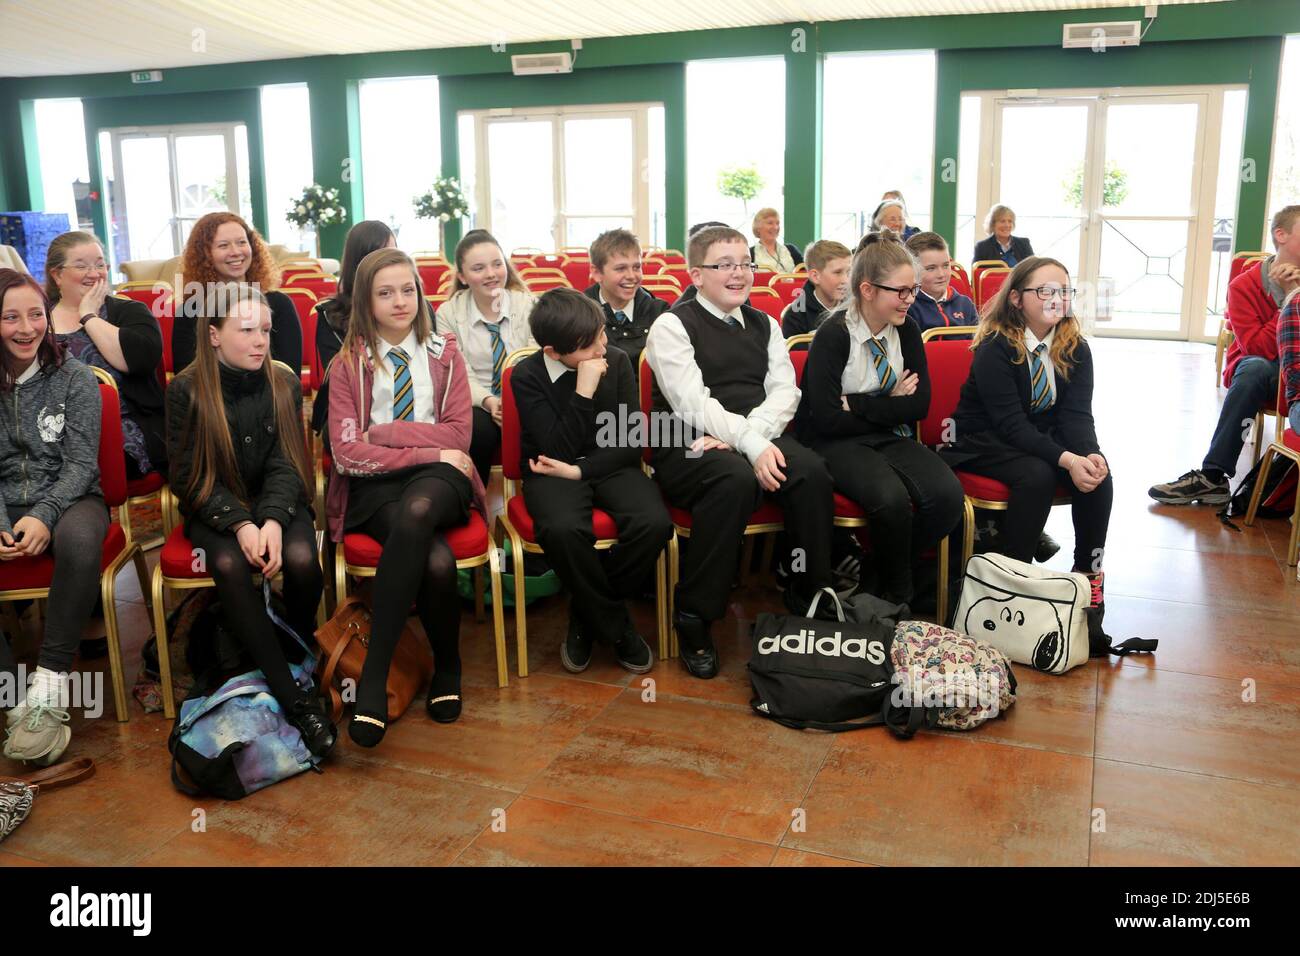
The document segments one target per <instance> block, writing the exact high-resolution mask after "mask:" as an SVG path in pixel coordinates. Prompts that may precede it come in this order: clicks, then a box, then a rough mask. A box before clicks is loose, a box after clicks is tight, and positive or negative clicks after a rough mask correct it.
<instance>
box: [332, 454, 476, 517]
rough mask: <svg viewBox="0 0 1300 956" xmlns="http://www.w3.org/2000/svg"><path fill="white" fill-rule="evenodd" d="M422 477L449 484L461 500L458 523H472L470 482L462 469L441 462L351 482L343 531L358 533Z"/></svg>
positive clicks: (354, 479) (356, 479)
mask: <svg viewBox="0 0 1300 956" xmlns="http://www.w3.org/2000/svg"><path fill="white" fill-rule="evenodd" d="M421 478H435V479H437V480H439V481H442V482H445V483H446V484H447V486H448V487H449V488H451V489H452V491H454V492H455V493H456V496H457V498H458V499H459V501H460V513H461V518H460V521H459V522H458V523H463V522H464V521H467V520H469V508H470V502H471V500H472V499H473V495H474V490H473V488H472V487H471V485H470V482H469V479H468V478H467V477H465V474H464V472H462V471H461V470H460V469H459V468H456V467H455V466H453V465H449V464H447V463H446V462H445V461H437V462H434V463H433V464H429V465H413V466H411V467H410V468H402V469H400V470H398V471H390V472H388V473H387V474H383V475H374V476H373V477H370V478H353V479H351V480H350V481H349V482H348V512H347V515H346V516H345V518H344V520H343V530H344V531H356V530H358V529H359V528H361V527H362V526H363V525H365V524H366V522H368V521H369V520H370V519H371V518H373V517H374V515H375V512H377V511H378V510H379V509H380V508H382V507H383V506H384V505H386V504H390V503H392V502H396V501H401V500H402V495H403V493H405V491H406V486H407V485H409V484H410V483H411V482H413V481H418V480H420V479H421Z"/></svg>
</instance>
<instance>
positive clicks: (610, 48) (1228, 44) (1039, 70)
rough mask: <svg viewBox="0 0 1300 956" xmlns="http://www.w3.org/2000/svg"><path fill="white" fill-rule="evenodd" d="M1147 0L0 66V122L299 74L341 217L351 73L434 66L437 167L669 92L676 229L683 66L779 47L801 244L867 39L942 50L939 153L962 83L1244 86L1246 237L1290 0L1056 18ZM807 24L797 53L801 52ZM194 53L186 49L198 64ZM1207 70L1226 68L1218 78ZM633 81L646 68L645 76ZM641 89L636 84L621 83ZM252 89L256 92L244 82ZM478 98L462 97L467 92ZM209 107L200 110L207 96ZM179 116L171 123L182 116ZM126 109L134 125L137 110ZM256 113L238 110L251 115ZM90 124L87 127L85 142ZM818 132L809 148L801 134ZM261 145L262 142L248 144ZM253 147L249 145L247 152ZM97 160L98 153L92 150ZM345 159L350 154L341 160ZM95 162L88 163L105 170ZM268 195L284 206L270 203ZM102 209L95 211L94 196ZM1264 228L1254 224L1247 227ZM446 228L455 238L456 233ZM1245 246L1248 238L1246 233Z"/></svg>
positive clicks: (350, 184)
mask: <svg viewBox="0 0 1300 956" xmlns="http://www.w3.org/2000/svg"><path fill="white" fill-rule="evenodd" d="M1141 14H1142V8H1141V7H1139V6H1133V7H1122V8H1110V9H1103V10H1080V11H1071V12H1059V13H1052V12H1046V13H1017V14H1001V15H980V16H948V17H905V18H896V19H889V20H853V21H839V22H831V23H822V24H817V25H810V24H798V23H793V24H779V25H773V26H763V27H746V28H740V29H733V30H712V31H691V32H683V33H674V34H659V35H647V36H638V37H616V38H605V39H588V40H586V41H585V43H584V48H583V49H582V51H581V52H580V53H579V54H578V59H577V64H576V73H575V74H573V75H571V76H563V77H544V78H529V79H526V80H517V79H515V78H513V77H511V76H510V75H509V69H510V60H509V56H510V54H513V53H521V52H537V51H543V50H563V49H568V44H567V43H563V42H557V43H532V44H521V45H511V46H509V47H508V48H507V49H505V50H501V51H494V50H493V49H491V48H490V47H473V48H457V49H443V50H416V51H400V52H392V53H375V54H366V55H355V56H318V57H304V58H300V59H292V60H276V61H266V62H254V63H244V64H237V65H231V64H221V65H208V64H204V65H195V66H191V67H185V68H180V69H167V70H164V80H163V82H162V83H158V84H148V85H141V86H133V85H132V84H131V83H130V80H129V76H128V74H127V73H125V72H122V73H111V74H91V75H80V76H57V77H30V78H14V79H8V80H2V79H0V123H3V124H4V125H3V127H0V128H4V129H9V130H16V129H19V128H20V125H21V124H20V122H19V120H20V115H21V107H20V103H21V102H22V101H24V100H31V99H36V98H41V97H59V96H66V97H80V98H82V99H83V100H85V101H86V105H87V117H88V122H89V117H90V115H91V114H92V113H93V112H95V109H94V108H93V107H92V106H91V105H90V104H91V102H92V101H94V100H97V99H99V98H110V99H120V100H124V101H130V103H133V104H136V106H126V105H123V106H119V107H118V108H117V111H116V114H115V115H117V116H120V117H128V116H129V117H134V116H136V115H144V114H145V113H148V112H150V108H149V107H148V106H147V104H148V102H149V101H150V100H154V99H160V98H163V97H166V98H169V99H171V101H172V102H173V103H177V104H182V105H183V106H184V107H185V109H186V111H187V112H190V105H191V104H195V105H200V104H206V103H210V102H216V101H213V100H209V99H208V97H209V96H211V95H213V94H214V93H216V92H220V91H244V92H245V94H247V93H248V92H249V91H253V90H255V88H256V87H259V86H262V85H266V84H274V83H306V84H307V85H308V87H309V89H310V96H311V112H312V127H313V129H312V151H313V167H314V170H315V174H316V176H317V178H318V180H319V181H320V182H321V183H323V184H325V185H334V186H338V187H340V188H342V189H343V195H344V197H345V200H347V201H349V207H350V215H349V222H355V221H356V220H357V219H358V218H361V217H362V216H363V215H364V209H363V206H362V201H361V200H362V197H361V195H360V188H359V187H360V176H359V172H360V149H359V144H358V139H359V137H358V129H357V109H356V81H357V80H360V79H364V78H368V77H386V76H421V75H438V76H439V77H440V90H441V106H440V120H441V130H440V136H441V143H442V153H443V172H444V174H445V175H452V174H455V173H457V172H458V166H459V157H458V151H457V146H458V144H457V130H456V123H455V116H456V111H457V110H459V109H469V108H480V107H505V106H528V105H544V104H546V103H552V104H556V103H589V102H613V101H620V100H621V101H627V100H640V101H646V100H662V101H663V102H664V103H665V106H666V110H665V113H666V117H665V119H666V130H665V134H666V138H665V143H666V149H667V156H666V169H667V176H668V181H667V203H668V217H669V218H668V230H669V231H668V235H669V236H670V238H671V237H676V236H680V235H681V234H682V232H683V231H684V229H685V215H686V184H685V157H686V142H685V79H684V73H685V71H684V68H683V63H684V62H685V61H687V60H691V59H708V58H715V57H746V56H773V55H780V56H783V57H785V61H786V94H787V99H786V116H785V123H784V126H785V133H786V142H787V143H788V144H792V145H797V148H791V149H787V152H786V166H785V179H786V196H785V225H786V232H787V237H788V238H789V239H790V240H791V241H793V242H797V243H800V244H802V243H804V242H807V241H809V240H811V239H812V238H813V237H814V235H815V232H816V229H817V224H818V222H819V220H820V205H821V201H820V194H821V188H820V170H821V159H820V139H821V137H820V129H821V109H820V96H821V75H822V71H821V64H822V59H823V57H824V56H825V55H826V54H830V53H841V52H858V51H869V50H900V49H935V50H938V51H939V54H938V58H937V59H938V62H937V71H938V77H937V79H938V89H937V93H936V96H937V110H936V126H935V146H936V149H935V154H936V163H937V164H941V163H942V159H943V158H944V157H956V155H957V149H956V147H957V135H958V117H959V106H960V94H961V90H963V89H981V88H982V89H987V88H990V87H993V88H997V87H1000V86H1004V85H1005V86H1014V87H1020V86H1035V87H1039V88H1043V89H1047V88H1050V87H1051V86H1053V85H1056V86H1118V85H1125V84H1128V85H1138V84H1140V85H1157V84H1185V83H1209V82H1234V83H1247V84H1248V85H1249V87H1250V105H1249V107H1248V116H1247V130H1246V140H1247V152H1246V155H1247V156H1249V157H1252V158H1255V159H1256V160H1257V165H1256V180H1255V182H1254V183H1247V182H1243V184H1242V190H1241V195H1240V197H1239V199H1240V210H1239V219H1240V225H1239V229H1238V235H1242V236H1245V235H1249V234H1250V233H1249V231H1248V230H1250V229H1254V227H1255V225H1256V224H1262V217H1263V215H1264V214H1265V211H1264V210H1263V204H1264V202H1265V201H1266V200H1265V199H1264V198H1263V193H1264V191H1265V190H1266V183H1267V177H1266V170H1267V165H1268V160H1269V154H1270V150H1269V144H1270V143H1271V139H1272V123H1273V115H1274V111H1275V109H1276V95H1277V91H1276V85H1277V75H1278V69H1277V63H1278V57H1279V55H1280V49H1281V40H1280V38H1281V37H1282V36H1284V35H1286V34H1288V33H1300V3H1296V2H1295V0H1235V2H1232V3H1211V4H1188V5H1176V6H1162V7H1161V8H1160V13H1159V17H1158V18H1157V20H1156V21H1155V23H1154V24H1153V25H1152V26H1151V28H1150V30H1149V32H1148V33H1147V36H1146V37H1145V38H1144V40H1143V45H1142V46H1141V47H1140V48H1139V49H1136V50H1112V51H1109V52H1107V53H1106V54H1091V53H1090V52H1087V51H1063V50H1061V49H1060V41H1061V25H1062V24H1063V23H1068V22H1082V21H1093V20H1131V19H1137V18H1139V17H1140V16H1141ZM801 31H803V37H804V42H805V44H806V46H805V48H804V50H802V51H799V50H798V44H799V37H800V32H801ZM203 58H204V55H203V54H196V55H195V61H196V64H201V63H202V61H203ZM1211 76H1219V77H1225V79H1212V78H1211ZM637 78H641V79H642V80H643V82H641V83H638V82H637ZM631 92H635V94H636V95H629V94H630V93H631ZM254 99H255V95H254ZM248 102H251V101H247V100H246V101H244V103H245V105H244V106H243V108H242V115H243V116H248V117H251V118H252V120H253V121H252V122H249V133H250V139H249V145H250V154H251V155H250V159H251V161H252V165H253V168H254V170H255V172H254V173H253V176H252V178H253V180H254V183H255V184H256V190H255V192H254V205H255V208H256V210H257V212H256V215H255V217H254V218H255V221H256V222H257V223H258V225H259V227H262V226H264V225H265V222H266V217H267V208H268V202H267V198H266V197H265V195H264V190H262V188H261V184H262V176H261V168H260V167H261V149H260V122H259V121H258V119H259V118H258V116H257V110H256V106H255V104H254V105H253V106H251V107H250V106H248V105H247V103H248ZM470 104H472V105H470ZM204 108H206V106H205V107H204ZM175 121H177V120H169V122H175ZM126 122H129V123H140V122H142V121H141V120H139V119H136V118H130V119H127V120H126ZM246 122H248V120H246ZM91 136H93V133H88V140H89V138H90V137H91ZM810 143H811V144H812V145H811V147H809V144H810ZM254 144H256V146H255V145H254ZM254 150H255V152H254ZM90 155H91V157H92V166H93V167H95V166H97V162H96V159H95V157H94V151H93V150H92V151H91V154H90ZM346 160H350V161H351V162H350V164H349V165H345V161H346ZM26 167H27V156H26V154H25V151H24V148H23V145H22V144H15V143H14V141H13V138H12V137H10V138H7V141H6V142H0V198H2V199H5V200H6V203H4V205H8V206H9V207H10V208H13V207H22V208H31V207H32V205H33V203H32V201H31V200H32V192H33V191H37V192H39V190H34V189H33V184H32V183H31V181H30V179H29V176H28V173H27V168H26ZM97 172H98V170H97V168H92V175H95V174H97ZM933 200H934V216H935V223H936V224H937V225H938V226H939V227H940V231H946V232H947V233H948V234H949V235H951V233H952V231H953V225H954V224H955V216H956V208H955V205H956V183H955V181H953V182H945V181H944V179H943V176H942V169H941V168H936V176H935V187H934V195H933ZM272 205H276V206H277V214H278V200H277V202H275V203H272ZM96 216H97V219H96V222H97V224H99V225H102V218H103V213H102V210H100V211H97V213H96ZM1255 231H1259V230H1255ZM345 232H346V227H340V228H336V229H333V230H327V231H326V234H325V235H323V236H322V237H321V238H322V251H323V252H324V253H325V254H326V255H330V254H333V255H337V254H338V253H339V251H340V250H341V247H342V237H343V235H344V234H345ZM448 238H449V240H450V239H452V236H450V235H449V237H448ZM1243 241H1245V242H1246V243H1247V244H1250V241H1249V240H1243Z"/></svg>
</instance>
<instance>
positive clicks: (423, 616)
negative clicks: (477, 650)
mask: <svg viewBox="0 0 1300 956" xmlns="http://www.w3.org/2000/svg"><path fill="white" fill-rule="evenodd" d="M432 324H433V323H432V316H430V314H429V303H428V302H427V301H425V298H424V290H423V289H422V288H421V286H420V276H419V273H418V272H417V271H416V269H415V263H413V262H412V261H411V259H410V257H408V256H407V255H406V254H405V253H404V252H400V251H398V250H397V249H380V250H377V251H375V252H372V253H370V255H368V256H366V257H365V259H363V260H362V261H361V265H360V267H359V268H358V269H357V274H356V279H355V282H354V284H353V290H352V321H351V323H350V324H349V327H348V335H347V338H346V339H345V340H344V343H343V348H342V350H340V352H339V354H338V357H337V358H336V359H335V360H334V366H333V370H332V372H331V373H330V378H331V386H330V411H329V429H330V443H331V447H332V448H333V458H334V467H335V469H336V471H337V474H334V475H331V476H330V487H329V496H328V498H327V501H326V508H325V510H326V514H327V515H328V517H329V530H330V537H331V539H332V540H334V541H336V542H341V541H342V540H343V535H344V534H345V533H346V532H359V533H362V534H366V535H369V536H370V537H372V538H374V539H375V540H376V541H378V542H380V544H381V545H382V546H383V554H382V556H381V557H380V559H379V566H378V568H377V569H376V571H375V581H374V591H373V599H372V602H371V604H372V607H373V608H374V617H373V619H372V621H371V629H370V646H369V650H368V651H367V654H366V663H365V667H364V668H363V670H362V672H361V681H360V684H359V685H358V687H357V702H356V710H355V712H354V714H353V717H352V722H351V723H350V724H349V725H348V733H349V735H350V736H351V737H352V739H353V741H355V742H356V743H358V744H360V745H361V746H363V747H373V746H375V745H376V744H378V743H379V742H380V740H382V739H383V736H384V732H385V730H387V718H388V711H387V684H388V669H389V666H390V665H391V663H392V659H393V652H394V651H395V650H396V649H397V642H398V639H399V638H400V637H401V634H402V627H403V625H404V624H405V623H406V618H407V614H408V611H409V609H410V607H411V604H412V602H414V603H415V606H416V610H417V611H418V613H419V616H420V623H421V624H422V625H423V627H424V633H425V637H426V638H428V641H429V645H430V647H431V648H432V649H433V659H434V674H433V680H432V682H431V683H430V685H429V693H428V695H427V697H426V698H425V707H426V709H427V710H428V713H429V716H430V717H432V718H433V719H434V720H436V721H439V722H441V723H449V722H451V721H453V720H455V719H456V718H457V717H459V716H460V712H461V697H460V598H459V595H458V594H457V591H456V557H455V555H454V554H452V551H451V548H450V547H449V546H448V545H447V541H446V538H445V536H444V531H445V530H446V529H448V528H454V527H456V526H457V525H461V524H464V523H465V521H466V519H467V518H468V517H469V509H470V508H471V507H474V508H477V509H478V510H479V512H480V513H484V514H486V511H485V506H484V495H483V483H482V482H481V481H480V480H479V477H478V474H477V473H476V472H475V470H474V465H473V462H472V461H471V459H470V456H469V454H468V452H469V446H470V429H471V425H470V422H471V417H470V385H469V379H468V376H467V373H466V368H465V362H464V360H463V359H462V358H461V355H460V350H459V348H458V347H457V344H456V336H454V335H450V334H448V335H437V334H434V332H433V329H432Z"/></svg>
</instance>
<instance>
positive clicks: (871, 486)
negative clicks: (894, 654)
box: [795, 229, 962, 604]
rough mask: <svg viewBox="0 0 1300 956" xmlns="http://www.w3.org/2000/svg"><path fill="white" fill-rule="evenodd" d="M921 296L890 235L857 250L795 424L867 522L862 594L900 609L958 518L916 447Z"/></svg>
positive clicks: (823, 330)
mask: <svg viewBox="0 0 1300 956" xmlns="http://www.w3.org/2000/svg"><path fill="white" fill-rule="evenodd" d="M919 288H920V287H919V286H918V285H917V269H916V260H915V259H913V258H912V254H911V253H910V252H908V251H907V248H906V247H905V246H904V245H903V244H902V242H901V241H900V240H899V238H898V236H897V234H896V233H894V231H893V230H892V229H882V230H880V231H879V232H874V233H869V234H868V235H867V236H866V238H864V239H863V240H862V243H861V245H860V246H859V249H858V252H857V253H856V254H855V255H854V256H853V265H852V267H851V270H850V273H849V290H850V292H849V299H848V301H847V302H846V303H845V304H844V305H842V306H840V307H839V308H837V309H835V311H833V312H832V313H831V314H830V315H829V316H828V317H827V318H826V320H825V321H824V322H823V323H822V324H821V326H820V327H819V328H818V330H817V334H816V336H815V337H814V338H813V341H812V347H811V348H810V349H809V352H808V364H807V365H806V366H805V368H804V376H803V384H802V391H803V396H802V398H801V400H800V402H799V411H798V413H797V414H796V416H795V428H796V430H797V433H798V436H799V439H800V441H802V442H804V443H805V444H807V445H808V446H809V447H810V448H812V449H813V451H815V452H817V453H818V454H819V455H821V456H822V458H823V459H825V461H826V466H827V468H828V469H829V471H830V473H831V478H832V480H833V481H834V483H835V490H836V491H838V492H839V493H840V494H842V495H844V496H845V497H847V498H850V499H852V500H853V501H855V502H857V503H858V505H860V506H861V507H862V509H863V510H864V511H865V512H866V513H867V518H868V523H869V525H870V528H871V542H872V552H873V556H874V557H875V567H874V568H873V567H871V566H870V565H869V564H868V562H864V563H863V568H862V575H861V579H860V580H859V586H860V587H861V588H862V589H864V590H869V591H871V592H872V593H875V594H877V595H878V596H880V597H882V598H884V599H886V600H888V601H892V602H894V603H898V604H911V603H913V601H914V598H915V593H914V586H913V569H914V568H915V566H916V564H917V561H918V559H919V557H920V555H921V554H922V553H923V552H924V551H925V550H926V549H928V548H931V547H933V546H934V545H935V544H936V543H937V542H938V541H939V540H940V539H942V538H944V537H945V536H947V535H948V534H949V533H950V532H951V531H952V530H953V528H955V527H956V526H957V522H958V521H960V520H961V512H962V490H961V485H959V484H958V483H957V479H956V477H955V476H954V475H953V473H952V470H951V469H949V467H948V466H947V465H945V464H944V463H943V460H942V459H941V458H940V457H939V456H938V455H937V454H935V453H934V452H933V451H931V450H930V449H929V448H926V447H925V446H924V445H922V444H921V443H920V442H918V441H916V438H915V431H914V428H915V423H916V422H917V421H918V420H919V419H921V418H924V417H925V415H926V413H927V412H928V411H929V408H930V376H929V372H928V371H927V369H926V363H925V348H924V347H923V346H922V344H921V330H920V329H919V328H918V327H917V325H916V323H915V322H914V321H913V320H911V319H909V318H908V317H907V310H908V308H909V307H910V306H911V304H912V302H913V301H914V300H915V299H916V294H917V291H918V289H919Z"/></svg>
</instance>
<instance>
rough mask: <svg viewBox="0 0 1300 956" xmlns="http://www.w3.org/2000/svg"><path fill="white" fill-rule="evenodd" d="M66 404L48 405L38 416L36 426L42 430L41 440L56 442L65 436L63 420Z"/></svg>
mask: <svg viewBox="0 0 1300 956" xmlns="http://www.w3.org/2000/svg"><path fill="white" fill-rule="evenodd" d="M64 409H65V406H64V405H63V403H62V402H60V403H59V404H58V405H53V406H51V405H47V406H45V407H44V408H42V409H41V411H40V414H38V415H37V416H36V427H37V428H38V429H39V430H40V433H41V441H45V442H56V441H60V440H62V438H63V420H64Z"/></svg>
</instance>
